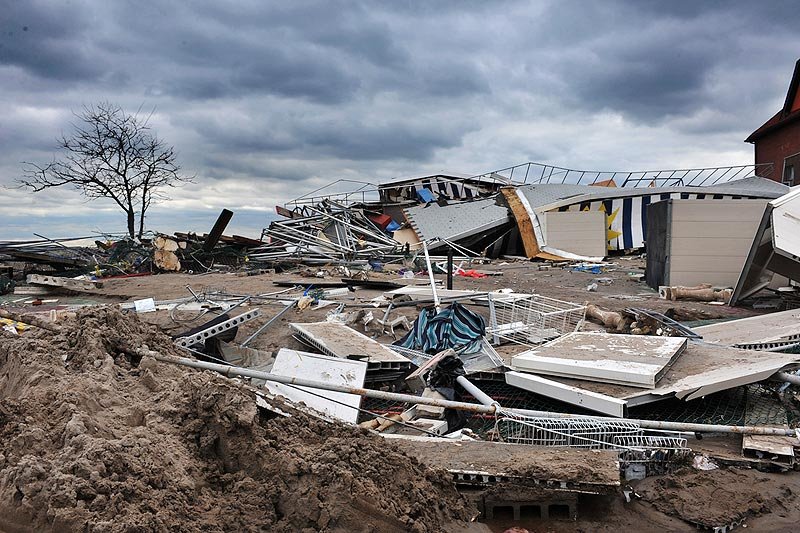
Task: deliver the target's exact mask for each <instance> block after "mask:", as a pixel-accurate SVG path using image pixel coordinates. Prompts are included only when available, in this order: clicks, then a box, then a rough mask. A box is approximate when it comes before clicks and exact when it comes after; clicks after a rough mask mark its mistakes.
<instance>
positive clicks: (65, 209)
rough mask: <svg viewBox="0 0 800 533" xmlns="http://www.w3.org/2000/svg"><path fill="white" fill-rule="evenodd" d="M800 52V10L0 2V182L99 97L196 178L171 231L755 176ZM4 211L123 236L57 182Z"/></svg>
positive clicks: (0, 233) (43, 225) (760, 5)
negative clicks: (542, 175)
mask: <svg viewBox="0 0 800 533" xmlns="http://www.w3.org/2000/svg"><path fill="white" fill-rule="evenodd" d="M234 6H235V7H234ZM798 57H800V32H798V31H797V10H796V2H769V1H764V2H754V1H752V0H749V1H743V2H733V1H719V2H715V1H702V2H697V1H687V2H680V1H671V0H670V1H666V0H664V1H662V0H652V1H646V0H631V1H629V2H589V1H582V2H569V1H563V0H561V1H553V2H547V1H541V2H499V1H492V2H486V1H481V2H466V1H452V2H400V1H394V2H389V1H386V2H347V3H345V2H303V1H296V0H293V1H290V2H277V1H273V2H267V1H261V0H252V1H246V2H245V1H242V2H220V1H218V0H214V1H196V2H161V1H149V0H148V1H145V0H135V1H130V2H126V1H113V2H107V1H100V0H96V1H80V0H73V1H53V2H43V1H36V0H0V185H8V184H12V183H13V181H14V180H15V179H16V178H18V177H19V175H20V168H21V164H20V163H21V162H22V161H38V162H47V161H49V160H51V159H52V158H53V156H54V155H55V154H56V152H55V139H56V137H57V136H58V135H59V134H60V133H62V132H64V133H68V132H69V131H70V130H69V127H70V121H71V119H72V118H73V117H72V111H76V110H80V108H81V106H82V105H86V104H93V103H97V102H99V101H103V100H108V101H111V102H113V103H117V104H119V105H121V106H123V107H124V108H125V109H126V110H128V111H135V110H136V109H137V108H139V107H140V106H143V108H145V109H147V110H150V109H153V108H155V114H154V116H153V118H152V119H151V125H152V126H153V127H154V129H155V130H156V132H157V133H158V135H159V136H160V137H162V138H163V139H165V140H166V141H167V142H168V143H170V144H172V145H174V146H175V148H176V149H177V151H178V153H179V161H180V164H181V165H182V166H183V168H184V169H185V171H186V173H187V174H194V175H196V184H194V185H190V186H187V187H184V188H183V189H180V190H178V191H174V192H172V193H171V194H172V196H173V200H172V201H170V202H168V203H165V204H161V205H159V206H156V207H153V208H152V209H151V216H150V218H149V219H148V227H149V228H150V229H157V230H161V231H165V232H172V231H176V230H179V231H183V230H190V231H198V232H199V231H207V230H208V229H209V228H210V226H211V225H212V224H213V221H214V219H215V218H216V216H217V214H218V213H219V211H220V210H221V209H222V208H229V209H232V210H233V211H234V212H235V215H234V219H233V222H232V224H231V226H230V229H229V231H228V233H231V232H235V233H239V234H244V235H251V236H255V237H257V236H259V235H260V229H261V228H262V227H264V226H265V225H266V224H267V221H268V219H269V217H271V216H272V214H273V212H274V211H273V209H274V205H275V204H278V203H282V202H284V201H286V200H288V199H290V198H293V197H295V196H298V195H300V194H302V193H304V192H307V191H310V190H312V189H313V188H316V187H318V186H321V185H323V184H325V183H327V182H329V181H332V180H334V179H337V178H349V179H359V180H367V181H382V180H387V179H391V178H394V177H407V176H413V175H423V174H427V173H431V172H440V171H449V172H457V173H463V174H477V173H482V172H486V171H489V170H493V169H497V168H503V167H506V166H510V165H514V164H517V163H522V162H526V161H538V162H544V163H550V164H556V165H560V166H566V167H570V168H580V169H603V170H645V169H654V168H685V167H698V166H717V165H722V164H731V165H733V164H746V163H751V162H752V159H753V156H752V146H751V145H748V144H745V143H743V142H742V141H743V139H744V138H745V137H746V136H747V135H748V134H749V133H750V132H751V131H752V130H754V129H755V128H756V127H758V126H759V125H761V124H762V123H763V122H764V121H766V120H767V119H768V118H769V117H770V116H771V115H772V114H774V113H775V111H777V110H778V108H779V107H780V106H781V105H782V103H783V98H784V97H785V94H786V89H787V86H788V84H789V80H790V77H791V74H792V69H793V66H794V62H795V61H796V60H797V59H798ZM0 215H2V216H1V217H0V239H11V238H29V237H31V235H32V232H34V231H36V232H37V233H43V234H46V235H48V236H56V237H63V236H70V235H72V236H77V235H87V234H90V233H91V232H93V231H97V230H102V231H107V232H121V231H123V229H124V220H123V218H122V217H121V216H120V214H118V212H117V211H116V210H115V209H114V207H113V206H111V205H109V204H108V203H103V202H91V203H86V202H85V201H84V200H82V199H81V197H80V196H79V195H78V194H76V193H74V192H72V191H69V190H61V189H56V190H51V191H48V192H45V193H39V194H35V195H34V194H32V193H30V192H27V191H23V190H16V189H5V188H0Z"/></svg>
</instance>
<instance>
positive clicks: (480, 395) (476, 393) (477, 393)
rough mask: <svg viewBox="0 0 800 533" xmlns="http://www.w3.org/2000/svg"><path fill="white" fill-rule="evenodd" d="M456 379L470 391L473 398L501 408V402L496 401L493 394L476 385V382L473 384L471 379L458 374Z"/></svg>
mask: <svg viewBox="0 0 800 533" xmlns="http://www.w3.org/2000/svg"><path fill="white" fill-rule="evenodd" d="M456 381H457V382H458V384H459V385H461V386H462V387H464V390H465V391H467V392H468V393H470V394H471V395H472V397H473V398H475V399H476V400H478V401H479V402H481V404H483V405H490V406H495V407H496V408H497V409H500V404H499V403H497V402H496V401H494V400H493V399H492V397H491V396H489V395H488V394H486V393H485V392H483V391H482V390H481V389H479V388H478V387H476V386H475V384H473V383H472V382H471V381H470V380H468V379H467V378H465V377H464V376H458V377H457V378H456Z"/></svg>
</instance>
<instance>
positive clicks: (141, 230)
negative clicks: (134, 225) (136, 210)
mask: <svg viewBox="0 0 800 533" xmlns="http://www.w3.org/2000/svg"><path fill="white" fill-rule="evenodd" d="M144 211H145V208H144V207H142V212H141V213H140V214H139V238H140V239H141V238H142V234H144Z"/></svg>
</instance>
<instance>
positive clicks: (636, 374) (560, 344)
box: [512, 332, 686, 388]
mask: <svg viewBox="0 0 800 533" xmlns="http://www.w3.org/2000/svg"><path fill="white" fill-rule="evenodd" d="M685 347H686V339H685V338H682V337H649V336H643V335H611V334H608V333H602V332H576V333H570V334H568V335H564V336H563V337H561V338H559V339H556V340H554V341H551V342H548V343H546V344H543V345H542V346H539V347H537V348H534V349H532V350H528V351H525V352H522V353H520V354H518V355H516V356H514V358H513V359H512V367H513V368H514V369H515V370H519V371H523V372H532V373H536V374H545V375H551V376H561V377H569V378H578V379H584V380H589V381H599V382H603V383H614V384H618V385H628V386H635V387H646V388H654V387H655V386H656V383H657V382H658V380H659V379H660V378H661V376H662V375H663V374H664V372H665V371H666V369H667V368H668V367H669V366H670V365H671V364H672V363H673V362H674V361H675V359H676V358H677V357H678V356H679V355H680V354H681V352H682V351H683V350H684V349H685Z"/></svg>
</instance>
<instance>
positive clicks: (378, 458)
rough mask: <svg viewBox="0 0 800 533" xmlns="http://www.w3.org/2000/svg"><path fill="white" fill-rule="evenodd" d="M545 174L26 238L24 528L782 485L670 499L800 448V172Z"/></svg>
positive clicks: (288, 518) (750, 496) (695, 516)
mask: <svg viewBox="0 0 800 533" xmlns="http://www.w3.org/2000/svg"><path fill="white" fill-rule="evenodd" d="M735 168H738V167H735ZM527 170H530V169H527ZM551 170H555V169H551ZM739 171H742V169H739ZM675 172H677V171H675ZM526 175H527V171H526ZM702 175H703V174H702V173H700V174H698V176H702ZM498 176H499V177H498ZM542 176H543V177H541V178H540V179H539V180H538V181H536V180H535V181H534V182H533V183H531V182H525V181H523V182H516V181H514V180H513V179H512V178H511V177H510V176H509V177H508V179H503V175H502V174H497V175H492V176H478V177H475V176H473V177H472V178H456V177H447V176H434V177H429V178H425V179H421V180H404V181H403V182H400V183H395V184H384V185H381V186H378V187H377V189H376V190H375V191H373V192H375V193H376V194H377V199H372V200H370V199H368V198H367V197H366V196H367V195H366V191H365V190H359V191H353V192H351V193H345V194H344V195H327V196H326V195H320V194H316V195H313V196H309V197H306V198H300V199H298V200H295V201H294V202H291V203H290V204H287V205H286V206H284V207H279V208H278V209H277V211H278V213H279V214H280V215H281V216H282V217H283V218H282V219H279V220H277V221H274V222H272V223H271V224H270V226H269V227H268V228H266V229H265V230H264V232H263V234H262V236H261V239H258V240H255V239H248V238H244V237H237V236H233V237H226V236H224V235H223V234H222V233H223V231H224V229H225V227H226V224H227V223H228V221H229V220H230V218H231V216H232V213H231V212H230V211H223V213H222V214H221V215H220V217H219V219H218V220H217V223H216V224H214V227H213V228H212V229H211V231H210V232H209V233H208V234H205V235H202V236H197V235H195V234H192V233H176V234H173V235H171V236H169V235H165V234H153V235H150V236H148V238H147V239H137V240H131V239H116V240H110V241H108V242H98V243H97V244H96V246H97V247H96V248H74V249H73V248H72V247H67V246H66V245H64V243H62V242H60V241H54V240H50V239H45V240H43V241H31V242H30V243H0V252H1V253H3V254H4V258H3V260H4V261H5V263H4V267H3V270H0V276H2V277H0V290H4V291H6V292H8V291H9V290H13V291H14V294H12V295H6V296H2V298H0V306H2V308H0V328H2V332H0V398H2V400H0V515H2V516H4V517H5V516H8V517H11V518H3V520H6V522H5V523H4V522H0V527H10V528H12V529H13V528H14V527H27V526H28V525H30V524H33V526H34V527H35V528H37V529H48V528H49V529H56V530H58V529H64V530H72V529H82V528H90V527H91V528H92V530H99V531H102V530H118V529H119V530H123V529H133V528H137V527H139V528H144V529H152V530H165V529H182V530H197V531H199V530H231V529H235V530H245V529H253V528H260V529H269V530H272V531H299V530H303V529H306V530H316V531H326V530H331V531H345V530H348V531H349V530H380V531H441V530H443V529H444V528H446V527H447V526H448V524H450V523H453V524H456V527H458V526H464V525H466V523H467V521H469V520H472V519H475V518H476V517H480V519H481V520H489V521H491V520H494V519H496V517H497V516H498V514H501V512H500V511H501V510H502V509H503V508H508V509H511V510H512V516H513V517H515V520H516V521H518V522H519V521H520V520H521V518H520V516H521V515H522V514H524V513H523V510H524V509H526V508H536V509H538V510H539V516H540V517H543V518H546V519H547V520H550V519H553V517H555V516H559V515H560V516H562V517H565V518H566V519H568V520H579V521H580V520H582V519H583V518H582V517H583V516H584V514H583V510H582V505H584V503H583V502H585V498H584V495H594V496H597V497H605V498H618V499H620V501H621V499H622V498H623V496H624V499H625V500H626V502H633V501H634V500H636V499H637V498H638V499H640V500H644V501H648V502H650V503H651V504H652V506H653V508H654V509H658V510H659V511H660V512H663V513H665V514H668V515H670V516H674V517H677V518H679V519H680V520H682V521H683V522H685V523H691V524H696V525H699V526H701V527H714V528H717V527H730V526H731V525H732V524H736V523H738V522H740V521H741V520H746V519H750V518H757V517H759V516H761V515H763V514H765V513H768V512H771V510H772V509H771V508H770V506H769V505H759V504H760V503H763V502H760V501H759V500H758V498H757V497H756V496H755V495H754V493H752V491H750V492H747V491H744V490H738V489H737V496H738V497H739V498H738V499H736V498H733V497H731V498H729V501H730V502H734V503H735V505H734V504H731V506H730V512H727V511H726V510H725V509H721V508H720V509H715V508H713V507H709V508H708V509H704V508H702V507H697V506H695V508H692V507H691V505H689V504H688V503H686V504H680V505H678V504H673V503H671V502H673V501H677V502H680V501H683V500H681V498H683V499H685V500H686V501H689V499H691V498H701V497H703V496H702V494H699V493H697V491H698V490H699V489H698V488H697V487H701V486H706V484H708V485H709V486H714V485H715V484H718V483H725V482H727V481H728V480H731V479H733V477H732V476H739V477H740V478H741V477H743V476H744V477H747V476H748V475H749V474H742V473H741V472H738V471H731V470H728V468H729V466H730V465H738V466H740V465H742V464H746V465H750V466H753V467H755V468H760V469H764V470H775V471H779V472H788V471H790V470H792V469H794V468H795V465H796V462H795V453H796V450H797V448H800V440H799V439H798V433H797V429H796V427H797V421H798V420H800V418H798V415H799V414H800V399H799V398H800V395H797V394H795V392H794V391H795V390H796V389H795V388H796V387H797V386H800V375H798V373H797V372H798V371H799V370H800V356H798V354H797V352H798V349H800V322H799V321H798V320H797V318H798V317H797V312H796V311H793V310H785V311H779V312H775V313H769V314H766V315H763V316H756V317H753V316H750V315H752V314H755V313H756V312H758V311H759V310H761V309H766V308H770V307H775V308H781V307H788V306H792V305H795V304H797V303H798V302H800V295H798V294H797V290H796V287H795V286H794V285H793V283H796V282H797V281H800V275H794V273H795V269H796V267H797V265H798V260H797V257H800V249H795V248H794V244H795V243H794V241H793V240H792V239H777V240H776V239H774V238H773V237H774V235H772V236H771V237H770V236H769V235H770V232H773V231H774V227H773V226H775V225H776V224H777V225H780V224H788V223H786V222H785V221H778V220H777V219H776V215H778V214H781V213H783V214H786V213H788V215H787V217H785V218H788V219H791V220H794V219H797V218H800V210H797V209H795V206H794V201H793V199H794V196H795V193H794V192H790V193H788V194H786V195H785V196H781V195H783V194H784V193H785V187H784V186H783V185H781V184H776V183H774V182H769V183H767V182H768V181H769V180H765V179H764V178H760V177H749V178H743V179H737V180H735V181H730V182H726V183H714V182H712V183H710V184H708V185H703V184H702V183H700V184H695V185H692V184H691V183H689V184H687V183H683V182H682V181H681V179H673V177H672V176H674V172H673V173H672V174H670V177H669V178H666V179H665V180H662V178H659V177H657V176H654V177H652V179H651V180H647V179H645V178H646V177H647V174H643V176H642V177H641V179H639V178H637V180H636V181H635V183H631V184H628V183H626V182H624V183H622V184H621V185H620V186H616V184H615V183H614V182H613V179H612V180H611V181H609V182H605V183H602V186H598V185H601V183H599V182H598V180H599V178H600V177H601V175H600V173H598V175H597V176H596V177H595V178H594V181H593V182H592V183H590V184H584V183H577V184H576V183H572V184H570V183H559V182H557V181H551V180H550V179H549V177H548V178H544V174H543V175H542ZM704 179H708V176H706V178H704ZM600 181H604V180H600ZM688 181H690V182H691V181H692V180H688ZM637 185H642V186H637ZM650 185H652V186H650ZM356 193H359V194H356ZM361 193H364V194H361ZM673 195H674V196H673ZM356 197H358V201H353V200H354V198H356ZM778 197H780V198H778ZM775 198H778V199H777V200H776V199H775ZM665 202H666V203H665ZM687 202H688V203H687ZM737 202H746V203H742V204H741V205H742V206H746V208H745V211H747V212H748V213H750V219H752V220H748V221H744V220H741V221H740V222H742V224H738V225H735V224H734V225H731V226H730V228H729V230H730V232H731V234H732V233H733V232H734V230H736V231H739V234H737V235H738V236H737V237H735V239H736V246H735V247H734V246H733V244H731V250H732V252H731V253H732V255H730V257H729V259H730V261H729V264H726V265H725V268H724V269H722V268H720V269H718V270H719V271H718V272H717V271H713V272H712V267H711V266H709V265H713V264H714V261H713V260H710V259H709V254H717V253H718V252H719V249H720V246H722V245H720V244H719V242H718V241H719V239H724V238H727V237H724V236H723V235H724V234H725V232H724V231H723V230H724V228H723V227H722V226H725V225H727V224H728V222H730V223H731V224H732V223H733V222H734V221H732V220H728V219H729V218H732V216H731V215H730V213H729V209H730V208H731V206H732V205H733V204H736V203H737ZM662 204H663V205H662ZM648 205H649V206H650V207H651V208H652V210H651V211H646V210H645V209H644V208H645V207H646V206H648ZM698 210H699V211H698ZM698 212H699V213H701V214H702V215H703V216H704V217H705V218H702V220H703V221H704V223H703V225H702V227H698V228H696V229H695V230H693V231H691V232H687V231H685V227H686V226H685V223H686V221H687V220H692V218H691V217H698V216H700V215H698V214H697V213H698ZM759 213H760V214H759ZM789 215H791V216H789ZM795 215H796V216H795ZM687 217H689V218H687ZM726 217H727V218H726ZM759 217H761V218H760V219H759ZM756 219H759V220H760V222H759V223H758V224H756V222H758V221H757V220H756ZM745 222H747V223H745ZM706 226H708V228H706ZM646 227H647V228H650V230H652V231H650V230H648V231H650V237H649V238H648V241H647V242H645V239H644V237H645V233H646V232H645V231H644V230H645V228H646ZM706 229H708V235H706V234H705V233H704V231H705V230H706ZM659 231H662V232H663V234H659V235H656V233H657V232H659ZM781 235H785V234H784V233H780V234H779V236H781ZM768 237H769V238H768ZM733 238H734V237H731V239H733ZM697 239H700V241H697ZM703 239H706V240H708V242H709V243H711V244H708V246H707V248H706V247H705V242H704V241H703ZM769 243H771V244H769ZM645 244H646V245H647V249H646V251H645V252H644V253H642V251H643V250H644V246H645ZM723 244H724V243H723ZM729 244H730V243H729ZM767 244H769V246H768V245H767ZM724 247H725V246H723V248H724ZM733 248H736V249H735V250H733ZM715 250H716V251H715ZM748 250H749V251H748ZM734 252H735V253H734ZM765 253H768V254H772V255H770V257H771V259H770V260H769V261H766V262H765V261H762V259H763V257H765V256H764V254H765ZM436 254H441V255H436ZM776 255H779V256H780V258H776V257H775V256H776ZM500 256H503V259H501V260H499V261H498V260H492V259H490V258H498V257H500ZM479 262H480V263H481V267H480V269H478V268H476V266H477V263H479ZM20 265H21V266H20ZM762 267H763V268H762ZM278 271H279V272H280V276H278V275H277V272H278ZM798 272H800V269H798ZM150 273H162V274H163V275H159V276H147V277H140V275H142V274H150ZM198 273H202V274H204V275H203V276H202V277H193V276H192V274H198ZM21 274H23V275H21ZM773 274H779V275H782V276H787V277H788V278H789V279H790V280H791V281H786V280H784V279H783V278H781V277H780V276H773ZM126 278H133V279H126ZM734 278H737V279H736V280H734ZM170 280H174V281H170ZM455 280H458V281H457V283H458V284H459V285H460V287H458V288H454V283H456V281H455ZM199 283H203V286H202V287H198V284H199ZM265 283H267V284H270V283H271V284H272V285H274V286H276V287H274V288H273V287H269V288H265ZM192 284H195V287H196V289H194V288H192ZM648 286H649V287H648ZM129 291H130V292H129ZM757 291H762V292H761V295H760V296H759V294H756V292H757ZM764 291H766V293H767V294H768V297H767V298H763V294H764ZM187 292H188V294H187ZM50 294H57V295H58V297H57V298H50V297H49V295H50ZM18 295H19V296H20V297H17V296H18ZM29 298H30V299H29ZM122 300H126V301H122ZM586 300H589V301H586ZM686 302H692V303H691V306H692V307H691V308H689V307H684V305H686ZM734 303H735V304H737V305H739V306H740V307H733V306H732V305H731V304H734ZM742 303H748V304H752V308H751V309H746V308H744V307H741V304H742ZM109 304H110V305H109ZM718 319H733V320H730V321H729V322H722V323H720V322H714V321H715V320H718ZM166 332H168V333H169V336H167V335H166ZM185 367H191V368H193V369H204V370H211V371H214V373H212V372H202V371H197V370H190V369H187V368H185ZM219 374H222V375H219ZM223 376H224V377H223ZM702 435H713V436H714V437H712V440H713V439H720V440H721V441H723V442H724V446H721V447H718V448H716V449H714V448H713V447H712V448H711V449H710V448H709V447H708V445H707V444H706V441H705V440H704V441H700V440H699V438H696V437H698V436H702ZM689 469H694V470H700V471H701V472H700V473H692V472H693V470H689ZM765 475H766V474H765ZM787 478H788V474H787ZM760 479H761V478H758V480H760ZM765 479H769V480H772V481H770V482H772V483H774V484H776V485H778V484H780V483H783V480H782V479H780V478H765ZM776 479H777V481H776ZM788 479H792V478H788ZM753 480H756V478H755V477H753ZM734 481H735V480H734ZM671 483H675V484H676V485H675V486H673V485H672V484H671ZM676 487H677V488H676ZM673 488H676V490H678V491H679V492H680V493H681V494H680V495H677V496H675V497H674V498H673V497H672V495H671V492H670V491H671V490H672V489H673ZM709 490H710V489H709ZM459 493H461V494H468V495H469V496H470V500H471V502H472V503H469V504H468V503H467V501H466V500H465V499H464V498H463V497H462V496H461V495H460V494H459ZM665 495H669V498H667V497H666V496H665ZM776 498H783V499H782V500H781V501H782V502H784V503H782V504H781V505H784V504H785V505H787V506H788V505H789V504H790V502H791V501H793V497H791V495H789V496H786V495H784V496H776ZM615 501H617V500H615ZM473 504H474V507H475V509H473ZM612 507H613V506H612ZM154 510H158V512H157V513H156V512H154ZM609 512H610V511H609ZM615 512H616V511H615ZM90 524H91V526H90ZM585 529H587V530H592V529H593V526H592V525H587V527H585Z"/></svg>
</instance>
